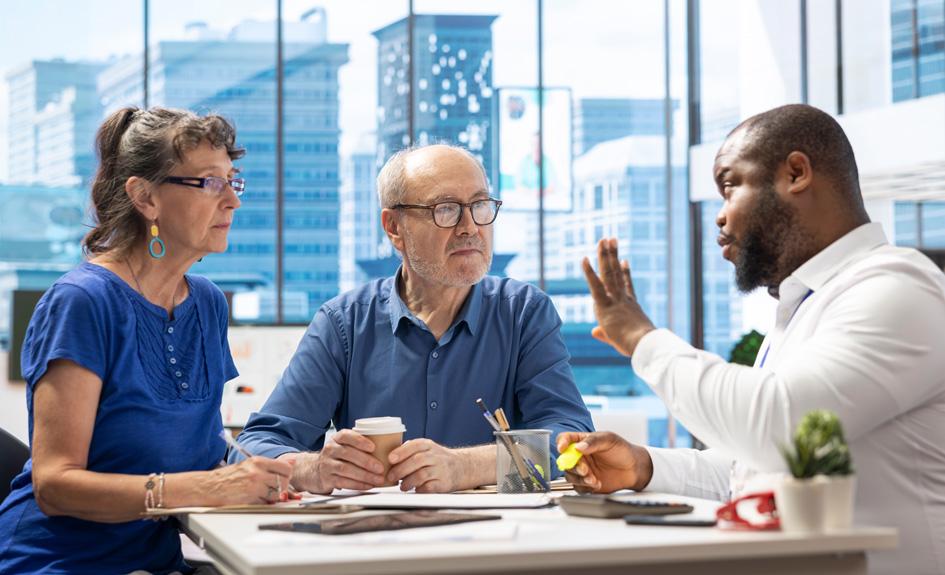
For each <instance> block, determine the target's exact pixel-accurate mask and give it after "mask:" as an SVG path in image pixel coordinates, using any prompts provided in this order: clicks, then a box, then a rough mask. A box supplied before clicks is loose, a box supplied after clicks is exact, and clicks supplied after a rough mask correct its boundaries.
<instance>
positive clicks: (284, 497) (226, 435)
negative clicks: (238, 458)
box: [220, 429, 289, 501]
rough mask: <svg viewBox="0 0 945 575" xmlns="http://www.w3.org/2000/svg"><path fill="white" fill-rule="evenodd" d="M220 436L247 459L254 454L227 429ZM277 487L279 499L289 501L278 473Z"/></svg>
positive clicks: (222, 430) (221, 431)
mask: <svg viewBox="0 0 945 575" xmlns="http://www.w3.org/2000/svg"><path fill="white" fill-rule="evenodd" d="M220 437H221V438H223V441H224V443H226V444H227V445H228V446H229V447H231V448H233V449H235V450H236V451H238V452H239V453H240V455H242V456H243V457H245V458H246V459H249V458H250V457H252V456H253V454H252V453H250V452H248V451H246V448H245V447H243V446H242V445H240V444H239V443H237V442H236V440H235V439H233V436H232V435H230V434H229V433H228V432H227V430H225V429H221V430H220ZM276 487H278V489H279V500H280V501H287V500H288V498H289V494H288V493H287V492H283V491H282V478H281V477H279V476H278V475H276Z"/></svg>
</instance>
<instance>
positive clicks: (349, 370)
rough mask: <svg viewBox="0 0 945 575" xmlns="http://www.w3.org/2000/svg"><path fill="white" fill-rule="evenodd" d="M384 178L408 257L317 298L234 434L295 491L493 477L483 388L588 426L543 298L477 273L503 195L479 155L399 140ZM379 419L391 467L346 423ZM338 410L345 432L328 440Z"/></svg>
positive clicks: (498, 399)
mask: <svg viewBox="0 0 945 575" xmlns="http://www.w3.org/2000/svg"><path fill="white" fill-rule="evenodd" d="M377 188H378V197H379V199H380V203H381V207H382V209H381V223H382V225H383V227H384V231H385V232H387V236H388V237H389V238H390V241H391V243H392V244H393V245H394V247H395V248H396V249H397V250H398V251H399V252H400V253H401V254H402V256H403V265H402V266H401V267H400V269H399V270H398V271H397V273H396V274H395V275H394V276H393V277H390V278H386V279H382V280H376V281H373V282H371V283H369V284H366V285H364V286H362V287H360V288H358V289H355V290H353V291H351V292H348V293H345V294H342V295H340V296H338V297H336V298H334V299H333V300H331V301H329V302H327V303H326V304H325V305H323V306H322V308H321V309H320V310H319V311H318V312H317V313H316V315H315V318H314V319H313V320H312V323H311V325H309V328H308V331H307V332H306V334H305V337H304V338H303V340H302V342H301V344H300V345H299V348H298V350H297V351H296V353H295V356H294V357H293V358H292V360H291V362H290V363H289V366H288V368H287V369H286V371H285V373H284V374H283V376H282V379H281V380H280V381H279V383H278V385H277V386H276V389H275V391H274V392H273V394H272V396H270V397H269V399H268V401H267V402H266V404H265V405H264V406H263V408H262V410H261V411H260V412H258V413H254V414H253V415H252V416H251V417H250V419H249V422H248V423H247V426H246V429H245V430H244V431H243V433H242V435H241V436H240V438H239V440H240V443H242V444H243V445H244V446H245V447H246V448H247V449H248V450H249V451H250V452H253V453H255V454H259V455H266V456H269V457H274V458H275V457H279V458H289V459H294V460H295V470H294V473H293V476H292V483H293V485H294V486H295V488H297V489H300V490H307V491H311V492H315V493H328V492H331V491H332V490H333V489H335V488H348V489H358V490H363V489H370V488H373V487H377V486H381V485H387V484H390V483H393V482H397V481H399V482H400V488H401V489H402V490H404V491H409V490H411V489H416V490H417V491H419V492H449V491H455V490H459V489H466V488H471V487H476V486H479V485H484V484H489V483H494V482H495V480H496V476H495V458H496V448H495V443H494V441H493V436H492V429H491V428H490V427H489V426H488V425H487V423H486V422H485V421H483V417H482V412H481V411H480V410H479V408H478V407H477V405H476V403H475V401H476V399H477V398H482V399H483V400H484V401H485V403H486V404H487V405H488V406H490V407H492V408H497V407H502V408H503V410H504V411H505V413H506V414H508V416H509V419H510V423H511V426H512V428H545V429H550V430H551V431H552V437H554V436H556V435H557V434H558V433H561V432H563V431H589V430H591V429H592V424H591V418H590V414H589V413H588V411H587V408H586V407H585V406H584V402H583V400H582V399H581V396H580V393H579V392H578V389H577V386H576V385H575V383H574V379H573V376H572V373H571V368H570V366H569V364H568V359H569V356H568V352H567V349H566V348H565V345H564V341H563V339H562V337H561V333H560V327H561V320H560V319H559V317H558V314H557V312H556V311H555V308H554V306H553V305H552V303H551V300H550V299H549V298H548V296H547V295H545V294H544V293H542V292H541V291H539V290H538V289H536V288H535V287H533V286H531V285H528V284H525V283H521V282H517V281H515V280H511V279H507V278H497V277H492V276H488V275H486V273H487V272H488V270H489V267H490V265H491V263H492V223H493V222H494V221H495V219H496V216H497V215H498V213H499V207H500V206H501V205H502V202H501V201H499V200H496V199H493V198H490V197H489V185H488V181H487V179H486V174H485V170H484V169H483V167H482V164H481V163H480V162H479V161H478V160H477V159H476V158H475V157H474V156H473V155H472V154H470V153H469V152H468V151H466V150H464V149H462V148H459V147H453V146H447V145H432V146H425V147H419V148H412V149H408V150H403V151H401V152H398V153H397V154H395V155H394V156H392V157H391V158H390V160H389V161H388V162H387V164H386V165H385V166H384V168H383V169H382V170H381V172H380V174H379V175H378V178H377ZM378 416H397V417H400V418H401V420H402V421H403V422H404V424H405V425H406V433H405V438H406V439H407V441H405V442H404V444H403V445H402V446H400V447H399V448H397V449H395V450H394V451H392V452H391V453H390V457H389V464H390V465H391V467H390V471H389V472H388V473H387V474H386V475H384V467H383V465H382V463H381V461H379V460H378V459H377V458H375V457H374V456H373V451H374V443H373V442H372V441H371V440H369V439H368V438H366V437H365V436H363V435H361V434H359V433H357V432H355V431H353V430H352V429H351V427H353V424H354V422H355V420H356V419H360V418H366V417H378ZM332 423H334V426H335V427H336V428H337V429H339V430H341V431H339V432H338V433H335V434H334V435H332V436H331V437H330V438H329V439H328V441H327V442H326V441H325V432H326V430H327V429H328V427H329V425H330V424H332ZM231 457H233V458H234V459H236V458H239V455H233V456H231Z"/></svg>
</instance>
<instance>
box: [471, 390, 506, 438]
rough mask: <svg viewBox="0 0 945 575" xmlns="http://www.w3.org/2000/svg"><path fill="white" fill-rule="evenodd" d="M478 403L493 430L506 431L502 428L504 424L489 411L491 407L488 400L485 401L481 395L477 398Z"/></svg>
mask: <svg viewBox="0 0 945 575" xmlns="http://www.w3.org/2000/svg"><path fill="white" fill-rule="evenodd" d="M476 405H478V406H479V408H480V409H481V410H482V416H483V417H485V418H486V422H488V423H489V425H490V426H491V427H492V429H493V430H495V431H505V430H504V429H502V426H500V425H499V422H498V421H496V420H495V418H494V417H492V413H491V412H490V411H489V408H488V407H486V402H484V401H483V400H482V398H481V397H480V398H479V399H477V400H476ZM500 409H501V408H500Z"/></svg>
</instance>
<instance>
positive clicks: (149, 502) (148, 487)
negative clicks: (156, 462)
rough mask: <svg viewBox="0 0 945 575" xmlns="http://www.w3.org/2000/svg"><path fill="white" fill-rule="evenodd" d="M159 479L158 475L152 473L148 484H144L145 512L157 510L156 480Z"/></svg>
mask: <svg viewBox="0 0 945 575" xmlns="http://www.w3.org/2000/svg"><path fill="white" fill-rule="evenodd" d="M155 477H157V473H151V474H150V475H148V482H147V483H145V484H144V489H145V491H144V509H145V511H151V510H152V509H154V508H155V505H154V485H155V483H154V478H155Z"/></svg>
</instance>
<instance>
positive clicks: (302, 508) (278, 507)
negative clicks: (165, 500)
mask: <svg viewBox="0 0 945 575" xmlns="http://www.w3.org/2000/svg"><path fill="white" fill-rule="evenodd" d="M363 509H364V507H362V506H360V505H346V504H336V503H310V504H306V503H305V502H304V501H291V502H286V503H273V504H271V505H267V504H262V503H260V504H246V505H223V506H221V507H169V508H167V509H151V510H149V511H146V512H144V513H142V514H141V515H142V517H145V518H149V519H150V518H161V517H170V516H173V515H186V514H190V513H245V514H259V515H281V514H287V515H291V514H308V515H344V514H346V513H354V512H355V511H362V510H363Z"/></svg>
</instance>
